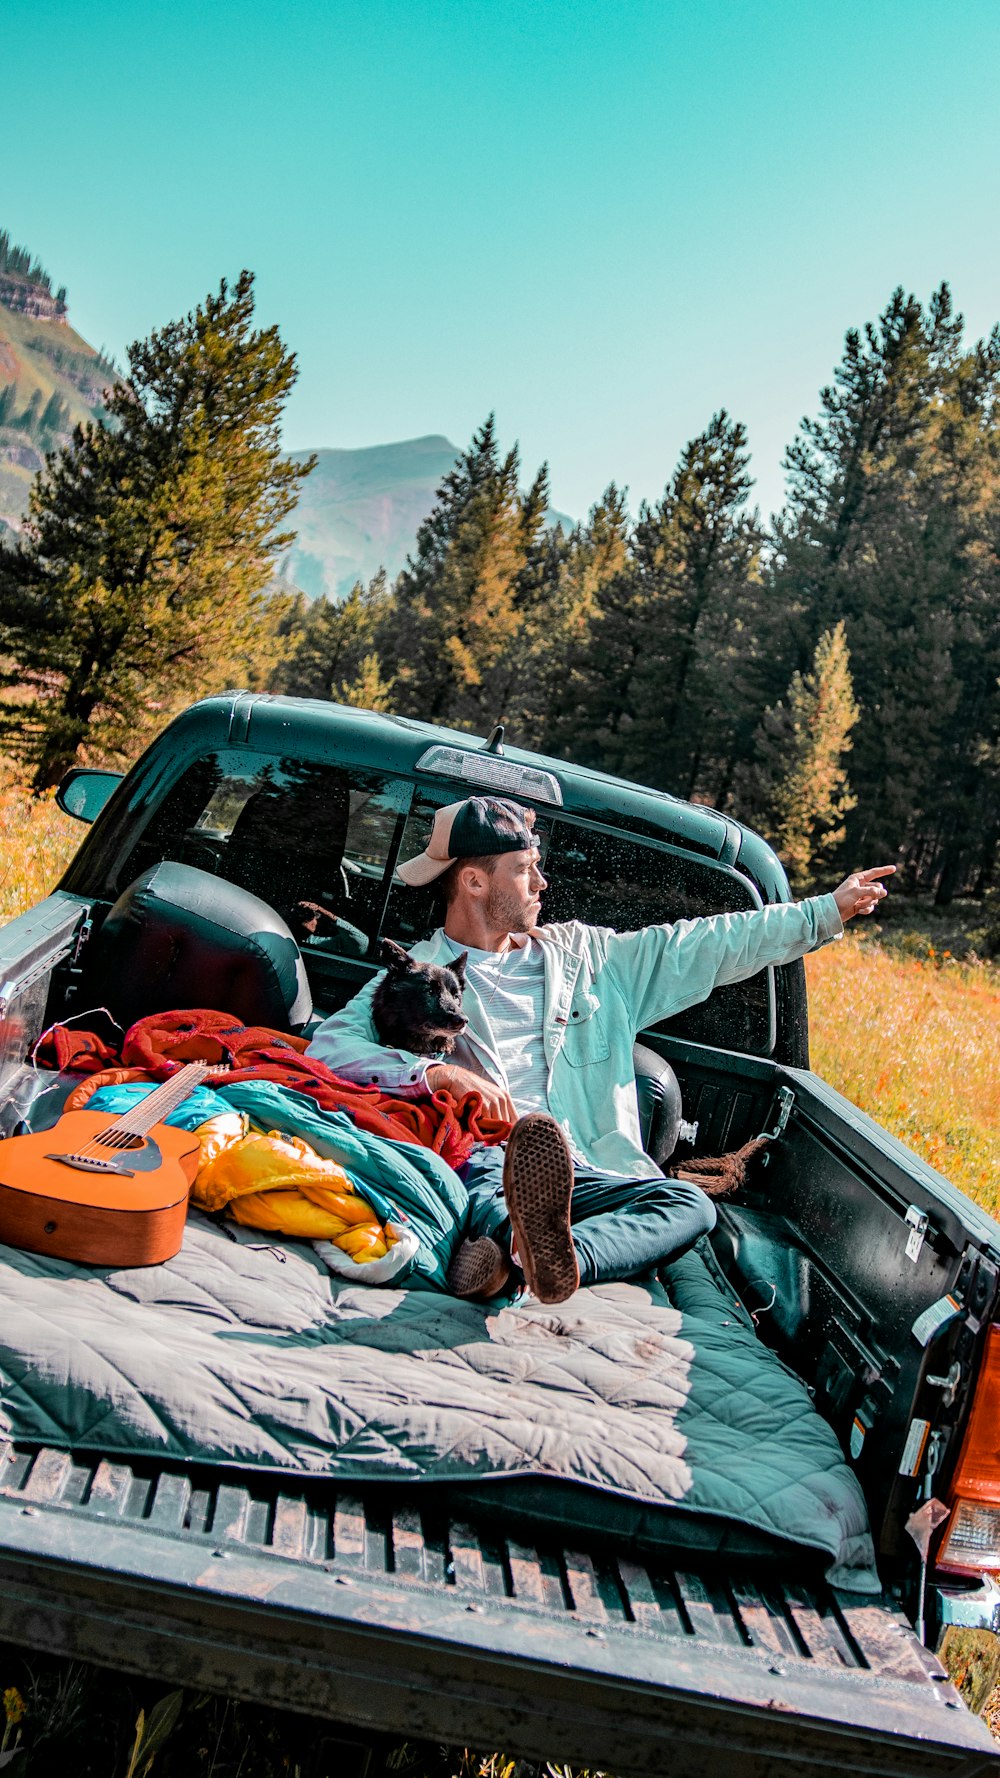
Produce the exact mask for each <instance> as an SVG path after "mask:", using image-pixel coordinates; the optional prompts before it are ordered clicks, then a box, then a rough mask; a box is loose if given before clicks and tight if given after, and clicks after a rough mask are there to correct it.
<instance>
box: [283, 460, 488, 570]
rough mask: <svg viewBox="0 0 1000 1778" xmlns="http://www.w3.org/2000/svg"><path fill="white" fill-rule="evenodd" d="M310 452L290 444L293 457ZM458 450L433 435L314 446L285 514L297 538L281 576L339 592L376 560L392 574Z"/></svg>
mask: <svg viewBox="0 0 1000 1778" xmlns="http://www.w3.org/2000/svg"><path fill="white" fill-rule="evenodd" d="M308 455H309V453H308V452H307V451H293V452H292V456H293V457H294V459H295V461H296V462H299V463H301V462H302V461H303V460H304V459H305V458H306V457H307V456H308ZM457 456H458V451H457V450H456V448H455V446H454V445H453V444H449V442H448V440H447V439H446V438H442V437H440V436H439V435H432V436H430V437H427V438H410V439H405V440H403V441H402V442H401V443H399V444H388V445H372V446H370V447H369V448H368V449H366V450H359V451H347V450H326V451H317V452H316V458H317V462H316V467H315V469H314V470H313V472H312V475H310V476H309V477H308V478H307V480H306V482H305V484H304V486H303V489H302V493H301V495H300V497H299V504H298V506H297V508H296V510H295V513H294V515H293V517H292V520H291V523H292V524H294V525H295V527H296V529H297V531H298V538H297V540H296V542H295V543H294V545H293V546H292V549H291V550H290V551H289V554H288V556H287V557H286V559H285V563H284V565H283V568H282V573H283V575H284V577H285V578H286V579H288V580H290V581H291V582H292V583H293V584H294V585H295V586H297V587H301V589H302V591H303V592H304V593H306V594H307V595H308V597H309V598H310V599H316V598H319V597H320V596H321V595H322V594H324V593H325V594H326V595H327V596H328V597H330V598H341V597H343V595H344V594H345V593H349V592H350V590H351V587H352V586H353V585H354V582H355V581H356V580H370V579H371V577H372V575H373V574H375V573H377V571H378V569H379V568H385V569H386V571H387V573H388V574H389V575H390V576H391V575H394V574H397V573H398V572H399V570H400V568H401V567H402V566H403V563H404V561H405V560H406V556H407V554H408V552H409V551H410V550H411V549H412V548H413V546H414V543H415V542H416V536H417V529H418V527H419V525H420V524H421V521H422V520H423V519H425V518H426V517H427V514H428V513H429V512H430V510H431V507H432V506H433V505H434V493H435V490H436V488H437V487H438V486H439V484H440V482H441V479H442V477H443V476H445V475H447V473H448V471H449V469H450V468H451V467H452V464H453V463H454V461H455V458H456V457H457Z"/></svg>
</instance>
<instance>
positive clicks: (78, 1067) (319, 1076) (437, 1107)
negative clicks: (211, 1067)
mask: <svg viewBox="0 0 1000 1778" xmlns="http://www.w3.org/2000/svg"><path fill="white" fill-rule="evenodd" d="M305 1049H306V1041H305V1039H304V1038H302V1037H290V1036H288V1035H287V1033H285V1032H282V1031H269V1030H268V1029H267V1028H266V1026H263V1025H241V1024H240V1022H239V1020H238V1019H235V1018H233V1017H232V1016H231V1015H230V1014H228V1013H221V1012H212V1011H209V1010H207V1009H202V1008H196V1009H194V1010H191V1011H184V1012H162V1013H153V1014H152V1015H151V1016H150V1017H149V1018H146V1019H139V1020H138V1022H137V1023H136V1024H134V1025H133V1026H132V1027H131V1028H130V1029H129V1030H128V1031H126V1033H125V1037H124V1040H123V1042H122V1046H121V1051H120V1053H117V1052H116V1051H115V1050H113V1049H112V1048H111V1047H110V1046H109V1045H108V1044H106V1043H104V1042H102V1040H101V1039H100V1038H99V1037H96V1036H95V1035H94V1033H93V1032H92V1031H74V1030H71V1029H70V1028H69V1027H68V1026H66V1025H54V1026H53V1027H52V1029H51V1030H50V1031H48V1032H46V1035H45V1037H44V1039H43V1040H42V1042H41V1043H40V1044H39V1046H38V1049H37V1051H36V1060H37V1061H38V1062H39V1064H40V1065H41V1066H42V1067H43V1068H58V1069H71V1070H74V1071H76V1072H78V1073H80V1074H90V1075H94V1076H96V1075H97V1074H99V1073H100V1074H103V1073H106V1072H108V1073H110V1072H112V1071H113V1072H114V1074H115V1078H117V1079H121V1078H122V1074H121V1070H128V1078H129V1079H132V1080H137V1079H142V1078H146V1079H149V1080H166V1078H167V1076H168V1075H171V1074H174V1073H176V1071H177V1069H178V1068H180V1067H181V1065H182V1064H183V1063H184V1062H214V1063H219V1064H222V1065H224V1066H225V1067H226V1068H227V1069H228V1070H229V1072H228V1074H227V1079H229V1080H233V1081H237V1080H273V1081H276V1082H277V1083H278V1085H279V1086H284V1087H293V1088H294V1089H295V1091H296V1092H298V1093H308V1094H309V1095H310V1097H311V1098H313V1099H315V1100H316V1102H317V1104H318V1105H320V1106H322V1108H323V1110H324V1111H346V1112H348V1113H349V1115H350V1116H351V1117H352V1118H353V1120H354V1122H355V1123H356V1124H357V1126H358V1129H359V1130H369V1131H370V1132H371V1133H372V1134H373V1135H375V1136H388V1137H390V1138H391V1139H392V1140H394V1141H396V1142H415V1143H419V1144H420V1145H421V1146H422V1147H424V1148H433V1149H434V1150H435V1152H436V1153H437V1154H439V1155H440V1156H441V1158H442V1160H445V1161H447V1162H448V1165H449V1166H451V1167H460V1166H461V1165H462V1162H463V1161H466V1160H468V1157H469V1151H470V1149H471V1148H472V1145H473V1143H474V1142H491V1143H492V1142H503V1141H505V1140H506V1138H507V1136H508V1135H509V1133H510V1125H509V1124H507V1123H502V1122H500V1121H499V1120H498V1119H496V1118H491V1117H487V1116H486V1114H485V1113H484V1111H483V1101H482V1099H481V1098H480V1096H479V1094H478V1093H465V1094H463V1095H462V1097H461V1098H459V1099H456V1098H455V1097H454V1095H453V1094H451V1093H447V1092H436V1093H431V1094H430V1095H428V1096H426V1097H422V1098H420V1099H393V1098H391V1097H390V1096H388V1095H387V1094H384V1093H380V1092H379V1090H378V1088H377V1087H359V1086H355V1084H354V1082H353V1081H350V1080H344V1079H343V1078H342V1077H341V1076H340V1075H339V1074H334V1072H333V1070H332V1069H331V1068H327V1066H326V1064H325V1063H323V1062H318V1061H316V1060H315V1059H314V1058H313V1057H312V1056H307V1055H306V1054H305ZM97 1084H98V1083H97V1081H96V1079H95V1080H94V1081H93V1083H91V1082H88V1083H87V1085H88V1087H91V1089H92V1090H93V1088H95V1087H96V1086H97ZM78 1092H79V1089H78ZM73 1097H74V1100H75V1102H76V1104H77V1105H79V1104H80V1103H83V1102H85V1097H89V1093H87V1094H84V1093H80V1094H79V1098H78V1097H77V1095H76V1094H74V1096H73Z"/></svg>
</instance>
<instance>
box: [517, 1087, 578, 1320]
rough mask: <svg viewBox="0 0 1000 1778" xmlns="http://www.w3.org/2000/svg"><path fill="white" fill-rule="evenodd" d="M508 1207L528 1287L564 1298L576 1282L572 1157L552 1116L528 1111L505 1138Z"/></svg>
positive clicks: (542, 1297) (545, 1298) (541, 1295)
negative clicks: (571, 1205) (572, 1218)
mask: <svg viewBox="0 0 1000 1778" xmlns="http://www.w3.org/2000/svg"><path fill="white" fill-rule="evenodd" d="M503 1189H504V1197H505V1198H506V1200H507V1213H508V1215H509V1216H510V1226H511V1229H512V1231H513V1235H514V1244H515V1246H516V1248H517V1257H518V1259H519V1260H520V1263H521V1270H522V1271H523V1273H524V1276H525V1280H526V1282H527V1285H528V1289H529V1290H530V1291H531V1293H532V1295H533V1296H536V1297H537V1298H538V1301H539V1302H540V1303H564V1302H565V1301H566V1298H567V1297H568V1296H572V1295H573V1292H574V1290H576V1289H578V1287H579V1284H580V1268H579V1266H578V1264H577V1259H576V1252H575V1250H574V1247H573V1236H572V1233H571V1230H570V1203H571V1200H572V1197H573V1157H572V1155H571V1154H570V1151H569V1145H568V1143H567V1141H566V1138H565V1136H564V1135H563V1133H562V1131H561V1129H560V1128H559V1125H558V1124H557V1123H556V1121H555V1118H552V1117H546V1115H545V1113H544V1112H541V1111H531V1112H529V1113H528V1115H527V1117H522V1118H519V1119H518V1122H517V1123H516V1124H515V1125H514V1128H513V1129H512V1131H511V1133H510V1136H509V1138H508V1141H507V1154H506V1157H505V1160H504V1169H503Z"/></svg>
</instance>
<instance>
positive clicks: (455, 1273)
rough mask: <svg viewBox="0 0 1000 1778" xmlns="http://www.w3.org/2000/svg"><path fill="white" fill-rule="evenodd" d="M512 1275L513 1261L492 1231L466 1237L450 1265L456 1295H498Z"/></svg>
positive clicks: (451, 1282) (449, 1275)
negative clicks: (510, 1262) (473, 1236)
mask: <svg viewBox="0 0 1000 1778" xmlns="http://www.w3.org/2000/svg"><path fill="white" fill-rule="evenodd" d="M509 1277H510V1265H509V1263H508V1261H507V1260H506V1258H505V1257H504V1253H503V1249H502V1248H501V1246H500V1244H499V1242H497V1241H494V1240H493V1238H492V1236H491V1235H480V1236H479V1237H478V1239H477V1240H475V1241H463V1242H462V1245H461V1247H460V1248H459V1249H458V1252H457V1253H456V1255H455V1257H454V1259H453V1260H452V1262H451V1265H450V1266H449V1267H448V1289H449V1290H450V1291H451V1294H452V1296H496V1294H497V1292H498V1291H500V1290H502V1289H503V1287H504V1285H505V1284H506V1282H507V1280H508V1278H509Z"/></svg>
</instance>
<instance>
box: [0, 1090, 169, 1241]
mask: <svg viewBox="0 0 1000 1778" xmlns="http://www.w3.org/2000/svg"><path fill="white" fill-rule="evenodd" d="M110 1122H111V1120H110V1119H109V1117H108V1115H107V1113H106V1112H104V1113H101V1112H99V1111H68V1112H66V1113H65V1115H64V1116H63V1117H61V1118H60V1119H59V1122H58V1123H57V1124H55V1125H54V1126H53V1128H52V1129H51V1130H38V1131H35V1132H34V1133H33V1134H32V1135H30V1136H9V1137H8V1138H7V1140H6V1141H5V1142H0V1241H2V1242H5V1243H6V1244H7V1245H9V1246H11V1247H23V1248H25V1249H27V1251H28V1252H29V1253H46V1254H50V1255H51V1256H52V1257H53V1258H55V1259H69V1260H75V1261H76V1262H77V1263H78V1264H79V1265H88V1266H155V1265H159V1264H161V1262H162V1261H163V1260H165V1259H171V1258H172V1257H173V1255H174V1254H175V1253H176V1252H177V1251H178V1249H179V1248H180V1245H181V1241H182V1240H183V1238H184V1221H185V1218H186V1216H187V1206H188V1194H189V1192H190V1190H191V1185H192V1183H193V1181H194V1176H195V1174H196V1172H197V1170H198V1138H197V1136H196V1135H195V1134H194V1133H193V1132H192V1131H190V1130H177V1129H175V1128H174V1127H173V1125H172V1124H156V1125H155V1126H154V1128H153V1129H152V1130H150V1132H149V1134H148V1135H145V1136H136V1137H133V1138H132V1139H131V1144H130V1146H128V1147H122V1148H116V1149H111V1148H104V1147H100V1146H99V1145H97V1144H96V1142H95V1139H96V1138H97V1137H98V1136H100V1135H101V1134H102V1132H106V1131H107V1130H108V1128H109V1124H110ZM81 1151H86V1153H84V1154H81ZM60 1157H63V1158H60Z"/></svg>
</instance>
